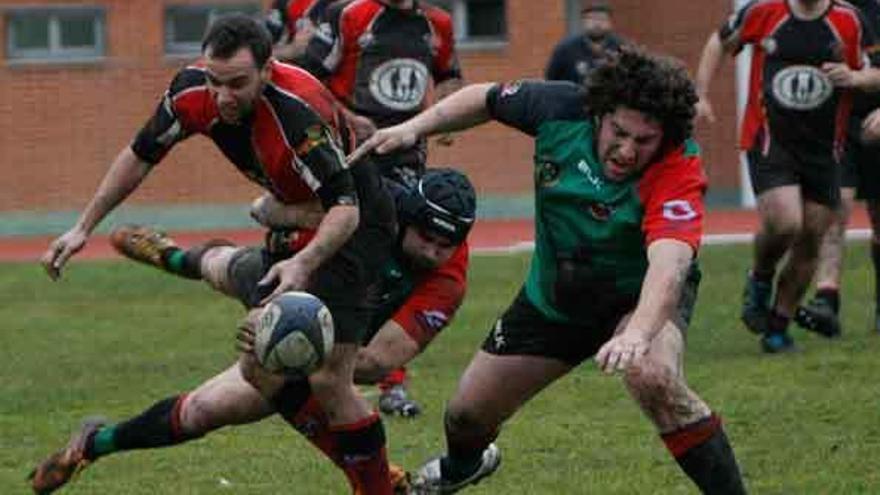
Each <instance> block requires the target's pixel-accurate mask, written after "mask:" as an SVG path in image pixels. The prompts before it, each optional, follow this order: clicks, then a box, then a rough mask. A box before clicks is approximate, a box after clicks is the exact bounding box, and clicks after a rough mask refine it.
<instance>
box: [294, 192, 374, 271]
mask: <svg viewBox="0 0 880 495" xmlns="http://www.w3.org/2000/svg"><path fill="white" fill-rule="evenodd" d="M359 221H360V212H359V211H358V207H357V206H349V205H338V206H334V207H332V208H330V209H329V210H328V211H327V213H326V214H325V215H324V218H323V219H322V220H321V223H320V224H319V225H318V230H317V231H316V232H315V237H314V238H313V239H312V240H311V241H309V243H308V244H307V245H306V247H305V248H303V250H302V251H300V252H298V253H297V254H296V255H295V257H296V258H297V260H298V261H299V262H300V263H302V264H303V265H304V266H306V267H308V269H309V270H310V271H312V270H315V269H316V268H318V267H319V266H321V265H322V264H323V263H324V262H325V261H327V260H328V259H330V258H331V257H332V256H333V255H334V254H336V252H337V251H339V248H341V247H342V245H343V244H345V242H346V241H348V239H349V238H350V237H351V235H352V234H354V231H355V230H356V229H357V226H358V222H359Z"/></svg>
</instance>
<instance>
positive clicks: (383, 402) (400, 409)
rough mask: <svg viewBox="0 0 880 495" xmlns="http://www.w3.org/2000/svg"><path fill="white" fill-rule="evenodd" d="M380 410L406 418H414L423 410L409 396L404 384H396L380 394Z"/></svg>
mask: <svg viewBox="0 0 880 495" xmlns="http://www.w3.org/2000/svg"><path fill="white" fill-rule="evenodd" d="M379 410H380V411H382V413H383V414H387V415H390V416H401V417H404V418H412V417H415V416H418V415H419V414H421V412H422V408H421V407H419V405H418V403H416V401H414V400H412V399H411V398H410V397H409V395H408V394H407V393H406V388H405V387H404V386H403V385H395V386H393V387H391V388H389V389H387V390H385V391H383V392H382V395H380V396H379Z"/></svg>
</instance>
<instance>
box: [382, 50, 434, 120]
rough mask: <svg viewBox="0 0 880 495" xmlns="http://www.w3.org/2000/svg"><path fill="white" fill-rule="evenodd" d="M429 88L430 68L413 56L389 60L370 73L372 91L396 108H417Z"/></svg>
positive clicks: (387, 105)
mask: <svg viewBox="0 0 880 495" xmlns="http://www.w3.org/2000/svg"><path fill="white" fill-rule="evenodd" d="M427 88H428V68H427V67H425V64H423V63H421V62H419V61H418V60H415V59H412V58H398V59H394V60H389V61H387V62H385V63H383V64H381V65H379V66H378V67H376V69H375V70H373V73H372V74H371V75H370V93H371V94H372V95H373V98H375V99H376V101H378V102H379V103H381V104H382V105H385V106H386V107H388V108H391V109H394V110H415V109H417V108H418V107H419V105H421V103H422V100H423V99H424V98H425V93H426V92H427Z"/></svg>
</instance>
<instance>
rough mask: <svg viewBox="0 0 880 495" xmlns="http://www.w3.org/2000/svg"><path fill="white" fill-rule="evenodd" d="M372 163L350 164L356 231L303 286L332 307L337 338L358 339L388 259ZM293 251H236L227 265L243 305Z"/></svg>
mask: <svg viewBox="0 0 880 495" xmlns="http://www.w3.org/2000/svg"><path fill="white" fill-rule="evenodd" d="M370 167H372V165H369V164H367V163H363V164H359V165H357V166H356V167H354V169H357V171H356V173H355V179H356V181H357V183H358V197H359V199H360V201H361V208H360V212H361V213H360V221H359V223H358V228H357V230H356V231H355V232H354V234H352V236H351V238H350V239H349V240H348V241H347V242H346V243H345V244H344V245H343V246H342V247H341V248H340V249H339V251H338V252H337V253H336V254H335V255H334V256H333V257H332V258H330V259H329V260H327V261H326V262H325V263H324V264H322V265H321V266H320V267H318V269H317V270H315V272H314V273H313V274H312V277H311V279H310V280H309V284H308V287H307V288H306V290H307V291H308V292H309V293H311V294H313V295H315V296H317V297H318V298H320V299H321V300H322V301H323V302H324V304H326V305H327V308H329V309H330V313H331V314H332V315H333V322H334V326H335V330H336V338H335V341H336V342H344V343H361V342H362V340H363V337H364V335H365V334H366V332H367V327H368V325H369V323H370V315H371V313H372V309H373V307H374V305H375V295H374V294H373V292H374V289H375V285H376V284H377V282H378V275H379V271H380V270H381V269H382V268H383V267H384V266H385V265H386V264H387V262H388V259H389V256H390V255H391V252H392V248H393V242H394V240H395V238H396V237H395V236H396V234H395V232H396V218H395V214H394V207H393V204H392V202H391V197H390V195H389V194H388V190H387V189H386V188H385V186H384V185H383V184H382V182H381V180H380V179H379V176H378V174H377V173H376V172H375V169H373V168H370ZM291 255H293V253H288V252H284V253H279V252H274V251H273V253H271V254H270V252H269V251H268V250H267V249H266V248H263V247H251V248H244V249H241V250H239V252H237V253H236V254H235V255H234V256H233V257H232V259H231V260H230V263H229V266H228V267H227V275H228V280H229V281H230V284H231V285H232V286H233V288H234V291H235V297H236V298H237V299H238V300H240V301H241V302H242V303H243V304H244V305H245V307H247V308H253V307H256V306H257V305H259V302H260V301H261V300H262V299H263V298H264V297H265V296H266V295H268V294H270V293H271V292H272V291H273V290H274V286H269V287H267V286H260V285H258V284H257V282H259V281H260V279H262V278H263V276H264V275H265V274H266V273H267V272H268V271H269V268H271V267H272V265H273V264H275V263H277V262H278V261H280V260H282V259H285V258H287V257H289V256H291Z"/></svg>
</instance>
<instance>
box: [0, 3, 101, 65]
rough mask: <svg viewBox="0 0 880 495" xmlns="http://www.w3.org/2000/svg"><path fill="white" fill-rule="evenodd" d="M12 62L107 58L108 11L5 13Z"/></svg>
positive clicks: (18, 10)
mask: <svg viewBox="0 0 880 495" xmlns="http://www.w3.org/2000/svg"><path fill="white" fill-rule="evenodd" d="M4 17H5V20H6V58H7V59H9V60H10V61H22V62H29V61H37V62H39V61H62V62H63V61H81V60H94V59H99V58H101V57H103V56H104V47H105V43H104V38H105V34H104V25H105V22H104V8H103V7H97V6H95V7H91V6H82V7H80V6H77V7H24V8H11V9H8V10H6V12H5V15H4Z"/></svg>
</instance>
